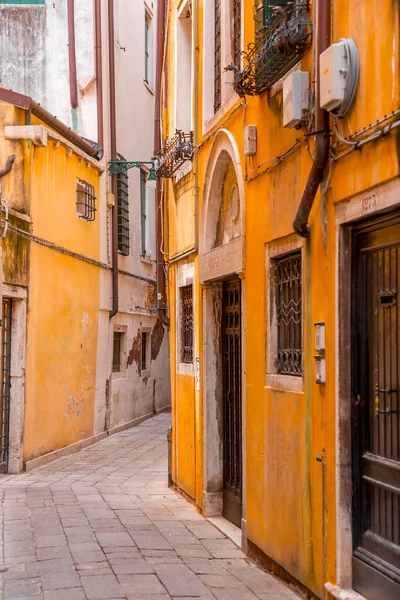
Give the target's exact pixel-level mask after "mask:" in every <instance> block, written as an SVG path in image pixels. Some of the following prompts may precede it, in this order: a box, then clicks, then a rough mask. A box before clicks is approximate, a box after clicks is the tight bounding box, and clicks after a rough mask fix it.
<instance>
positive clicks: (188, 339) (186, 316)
mask: <svg viewBox="0 0 400 600" xmlns="http://www.w3.org/2000/svg"><path fill="white" fill-rule="evenodd" d="M181 362H183V363H188V364H191V363H193V286H192V285H187V286H185V287H182V288H181Z"/></svg>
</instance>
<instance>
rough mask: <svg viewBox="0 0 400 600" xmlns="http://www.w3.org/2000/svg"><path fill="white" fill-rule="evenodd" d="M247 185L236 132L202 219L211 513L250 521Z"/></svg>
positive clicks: (206, 503) (208, 182)
mask: <svg viewBox="0 0 400 600" xmlns="http://www.w3.org/2000/svg"><path fill="white" fill-rule="evenodd" d="M243 223H244V184H243V176H242V170H241V165H240V160H239V153H238V150H237V147H236V143H235V140H234V138H233V136H232V135H231V133H230V132H228V131H226V130H220V131H219V132H218V133H217V135H216V137H215V139H214V143H213V146H212V149H211V152H210V156H209V160H208V165H207V170H206V177H205V184H204V191H203V204H202V213H201V225H200V256H199V263H200V265H199V266H200V282H201V284H202V285H203V339H204V345H203V351H204V354H203V364H204V371H203V372H204V373H205V374H206V375H205V377H204V386H203V390H204V392H203V411H204V432H203V434H204V492H203V512H204V514H205V515H207V516H220V515H223V516H225V517H226V518H227V519H228V520H230V521H232V522H233V523H234V524H236V525H238V526H239V527H241V526H242V521H243V515H244V509H245V498H244V495H243V490H244V485H243V482H244V459H243V458H244V440H245V437H244V435H243V432H244V429H245V427H244V426H245V413H244V410H243V406H244V402H243V400H244V389H245V386H244V378H243V373H244V344H243V339H244V336H243V331H244V327H245V322H244V318H243V315H244V311H243V308H244V271H245V269H244V227H243Z"/></svg>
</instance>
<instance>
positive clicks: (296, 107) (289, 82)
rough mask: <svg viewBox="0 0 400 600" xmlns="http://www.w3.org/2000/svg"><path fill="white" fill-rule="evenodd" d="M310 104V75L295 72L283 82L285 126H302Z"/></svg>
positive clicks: (305, 72) (303, 72)
mask: <svg viewBox="0 0 400 600" xmlns="http://www.w3.org/2000/svg"><path fill="white" fill-rule="evenodd" d="M309 102H310V74H309V73H308V72H307V71H293V73H290V75H288V77H286V79H285V80H284V82H283V126H284V127H297V126H298V125H300V124H301V122H302V120H303V119H304V117H305V115H306V113H307V111H308V110H309Z"/></svg>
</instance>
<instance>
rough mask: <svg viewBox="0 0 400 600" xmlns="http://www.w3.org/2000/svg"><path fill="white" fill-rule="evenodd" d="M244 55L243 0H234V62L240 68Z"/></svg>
mask: <svg viewBox="0 0 400 600" xmlns="http://www.w3.org/2000/svg"><path fill="white" fill-rule="evenodd" d="M241 55H242V0H233V64H234V65H235V66H237V67H238V68H239V69H240V61H241Z"/></svg>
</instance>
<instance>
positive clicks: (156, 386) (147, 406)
mask: <svg viewBox="0 0 400 600" xmlns="http://www.w3.org/2000/svg"><path fill="white" fill-rule="evenodd" d="M114 2H115V66H116V99H117V150H118V152H119V153H120V154H122V155H123V156H124V157H125V158H126V159H127V160H137V161H148V160H150V159H151V157H152V154H153V126H154V93H153V89H152V81H151V79H152V80H154V72H155V43H156V35H155V32H156V13H157V2H156V0H153V2H151V0H147V1H146V0H134V1H128V0H114ZM93 5H94V2H93V0H75V36H76V59H77V77H78V92H79V93H78V96H79V107H78V109H77V111H76V114H73V111H72V110H71V107H70V94H69V66H68V26H67V25H68V23H67V0H46V5H44V6H43V5H15V6H14V5H0V73H1V81H0V84H1V85H3V86H5V87H10V88H12V89H14V90H15V91H17V92H20V93H23V94H26V95H29V96H31V97H32V98H33V99H34V100H35V101H37V102H40V103H41V104H43V106H44V107H45V108H47V109H48V110H49V111H50V112H51V113H53V114H55V115H57V117H58V118H59V119H60V120H62V121H63V122H65V123H66V124H68V125H69V126H71V127H74V126H75V125H76V124H77V128H78V132H79V133H80V134H81V135H83V136H85V137H87V138H89V139H92V140H94V141H97V111H96V80H95V56H94V47H95V42H94V9H93ZM145 9H146V10H147V11H148V14H150V15H151V16H152V37H151V43H152V51H151V61H152V65H151V78H150V81H149V84H150V85H147V84H146V83H145V82H144V45H145V29H144V19H145ZM107 13H108V0H102V56H103V86H104V88H103V97H104V157H103V161H102V162H103V163H104V164H107V162H108V160H109V159H110V126H109V71H108V19H107ZM10 40H12V43H10ZM110 190H111V181H110V178H109V176H108V174H107V173H106V172H105V173H104V175H103V176H102V180H101V190H100V198H99V199H98V202H97V208H98V211H97V214H96V218H99V219H100V220H101V232H102V234H101V247H100V260H101V261H102V262H104V263H107V264H108V265H110V266H111V206H109V202H108V201H109V199H110V196H109V191H110ZM129 202H130V241H131V248H130V254H129V256H127V257H124V256H121V255H120V256H119V269H120V270H121V271H124V272H125V273H127V274H128V275H126V274H120V275H119V313H118V314H117V315H116V316H115V317H114V318H113V319H110V318H109V312H110V309H111V272H110V271H107V270H102V272H101V286H100V287H101V289H100V308H101V309H100V315H99V345H98V358H97V379H96V399H95V415H94V434H97V433H100V432H101V431H104V430H105V429H112V428H114V427H119V426H123V425H124V424H126V423H130V422H132V421H135V420H136V419H139V418H141V417H143V416H146V415H149V414H151V413H153V412H154V411H155V412H157V411H159V410H160V409H163V408H165V407H167V406H169V404H170V377H169V342H168V332H167V331H166V330H164V329H163V328H162V326H161V322H160V321H159V320H158V316H157V310H156V287H155V280H156V265H155V260H154V257H155V255H156V243H155V206H154V203H153V204H152V206H151V210H150V215H149V217H150V232H151V243H150V246H151V257H150V258H146V259H143V258H142V257H141V210H140V172H139V170H137V169H133V170H131V171H129ZM115 327H122V328H124V331H125V345H126V347H125V354H124V357H123V358H124V360H125V364H124V367H123V369H122V372H121V373H112V348H113V333H114V329H115ZM142 328H146V330H147V331H148V332H149V333H150V335H151V338H150V345H151V346H152V348H151V352H150V357H151V360H150V366H149V371H148V372H146V374H142V372H141V368H140V346H139V347H138V339H139V338H140V331H141V329H142Z"/></svg>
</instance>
